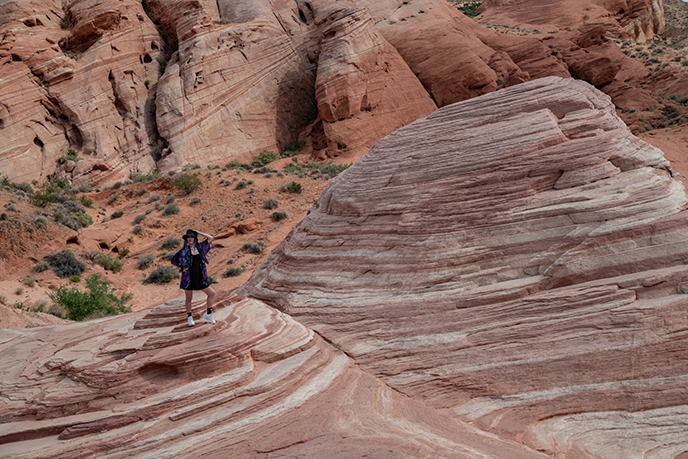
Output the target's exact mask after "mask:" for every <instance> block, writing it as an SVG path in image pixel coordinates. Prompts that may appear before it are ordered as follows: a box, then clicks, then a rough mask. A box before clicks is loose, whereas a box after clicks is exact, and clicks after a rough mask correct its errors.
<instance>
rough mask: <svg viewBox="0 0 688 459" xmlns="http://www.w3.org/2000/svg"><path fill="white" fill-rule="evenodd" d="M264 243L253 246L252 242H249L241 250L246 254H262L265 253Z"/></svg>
mask: <svg viewBox="0 0 688 459" xmlns="http://www.w3.org/2000/svg"><path fill="white" fill-rule="evenodd" d="M263 245H264V244H263V243H262V242H256V243H254V244H251V243H250V242H247V243H246V244H244V246H243V247H242V248H241V250H243V251H244V252H250V253H255V254H258V253H262V252H263Z"/></svg>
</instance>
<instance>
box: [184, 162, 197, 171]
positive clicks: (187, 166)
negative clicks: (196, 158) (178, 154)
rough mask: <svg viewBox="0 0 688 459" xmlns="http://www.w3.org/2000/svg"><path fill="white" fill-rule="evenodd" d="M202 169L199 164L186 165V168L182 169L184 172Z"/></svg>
mask: <svg viewBox="0 0 688 459" xmlns="http://www.w3.org/2000/svg"><path fill="white" fill-rule="evenodd" d="M200 168H201V166H200V165H199V164H196V163H189V164H185V165H184V167H182V172H183V171H190V170H194V169H200Z"/></svg>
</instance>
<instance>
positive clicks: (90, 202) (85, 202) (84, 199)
mask: <svg viewBox="0 0 688 459" xmlns="http://www.w3.org/2000/svg"><path fill="white" fill-rule="evenodd" d="M79 202H81V204H82V205H84V206H86V207H93V199H91V198H88V197H86V196H81V197H80V198H79Z"/></svg>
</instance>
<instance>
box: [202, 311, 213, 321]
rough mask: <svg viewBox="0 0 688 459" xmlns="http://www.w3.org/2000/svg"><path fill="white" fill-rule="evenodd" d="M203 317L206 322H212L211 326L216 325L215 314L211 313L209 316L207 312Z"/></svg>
mask: <svg viewBox="0 0 688 459" xmlns="http://www.w3.org/2000/svg"><path fill="white" fill-rule="evenodd" d="M202 317H203V318H204V319H205V320H207V321H208V322H210V323H211V324H214V323H215V318H214V317H213V313H212V312H211V313H210V314H208V311H206V312H204V313H203V316H202Z"/></svg>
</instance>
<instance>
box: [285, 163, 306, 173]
mask: <svg viewBox="0 0 688 459" xmlns="http://www.w3.org/2000/svg"><path fill="white" fill-rule="evenodd" d="M284 172H286V173H287V174H303V173H305V172H306V168H304V167H303V166H299V165H298V164H294V163H288V164H287V165H286V166H284Z"/></svg>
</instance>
